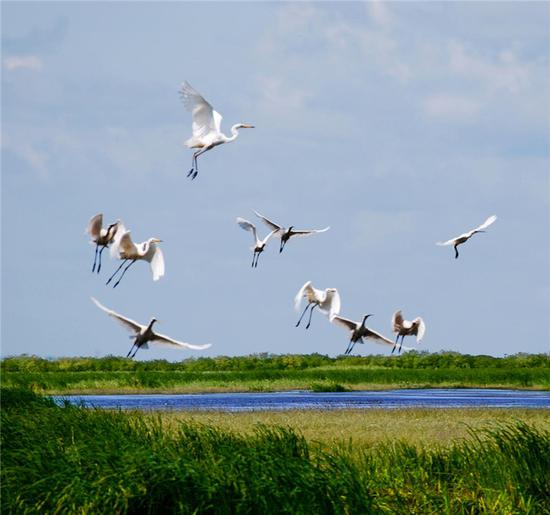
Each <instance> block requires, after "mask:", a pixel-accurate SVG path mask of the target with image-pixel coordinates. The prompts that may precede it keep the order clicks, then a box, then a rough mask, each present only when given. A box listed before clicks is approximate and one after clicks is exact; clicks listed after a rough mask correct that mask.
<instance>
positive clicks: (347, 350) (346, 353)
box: [344, 340, 353, 356]
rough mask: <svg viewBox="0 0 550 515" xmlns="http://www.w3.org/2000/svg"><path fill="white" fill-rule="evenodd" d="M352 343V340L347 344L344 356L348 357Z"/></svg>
mask: <svg viewBox="0 0 550 515" xmlns="http://www.w3.org/2000/svg"><path fill="white" fill-rule="evenodd" d="M352 343H353V340H350V341H349V342H348V347H347V349H346V352H344V356H347V355H348V353H349V350H350V349H351V344H352Z"/></svg>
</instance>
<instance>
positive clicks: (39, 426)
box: [1, 389, 550, 514]
mask: <svg viewBox="0 0 550 515" xmlns="http://www.w3.org/2000/svg"><path fill="white" fill-rule="evenodd" d="M2 402H3V409H2V413H1V417H2V441H1V443H2V462H3V463H2V470H1V475H2V478H1V479H2V482H1V488H2V511H3V512H5V513H26V512H33V513H250V514H252V513H297V514H300V513H303V514H305V513H307V514H312V513H338V514H340V513H342V514H344V513H361V514H363V513H366V514H369V513H449V514H450V513H533V514H541V513H548V511H549V510H550V491H549V485H550V433H549V432H548V431H547V430H544V429H541V428H536V427H534V426H532V425H529V424H526V423H524V422H517V423H513V424H505V425H497V426H493V427H491V428H486V429H484V430H476V431H474V432H472V434H471V435H470V437H469V438H467V439H465V440H463V441H458V442H456V443H453V444H452V445H450V446H447V447H442V446H438V445H434V446H430V447H423V446H417V445H412V444H410V443H407V442H405V441H400V440H388V441H386V442H384V443H380V444H377V445H371V446H368V447H361V448H357V447H355V446H354V445H353V444H352V443H347V444H346V443H342V444H339V445H336V444H335V445H333V446H331V447H328V448H326V447H323V446H320V445H317V444H315V443H314V442H312V441H308V440H307V439H306V438H304V437H303V436H302V435H301V434H300V433H299V432H298V431H296V430H295V429H293V428H291V427H288V426H268V425H258V426H256V428H255V429H254V430H253V431H252V432H251V433H250V434H240V433H238V432H234V431H230V430H227V429H223V428H220V427H216V426H213V425H205V424H201V423H198V422H196V421H184V422H180V423H179V424H177V426H172V427H170V428H168V427H166V424H165V423H164V422H163V420H162V418H160V417H152V416H150V415H149V416H144V415H142V414H137V413H132V414H127V413H121V412H106V411H101V410H87V409H84V408H79V407H74V406H70V405H65V406H62V407H58V406H53V405H52V404H51V403H50V402H49V401H47V400H46V401H44V400H41V399H40V398H39V397H37V396H34V397H33V396H29V395H28V394H26V393H25V394H21V393H20V392H19V393H18V392H17V391H14V390H11V389H10V390H4V391H3V392H2Z"/></svg>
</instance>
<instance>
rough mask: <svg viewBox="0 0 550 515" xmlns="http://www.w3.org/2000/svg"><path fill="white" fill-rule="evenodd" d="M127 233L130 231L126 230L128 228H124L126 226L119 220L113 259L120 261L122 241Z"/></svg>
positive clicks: (114, 239)
mask: <svg viewBox="0 0 550 515" xmlns="http://www.w3.org/2000/svg"><path fill="white" fill-rule="evenodd" d="M126 232H129V231H128V230H127V229H126V227H124V224H123V223H122V222H121V221H120V220H119V222H118V225H117V228H116V232H115V236H114V238H113V243H112V245H111V257H112V258H116V259H118V258H119V257H120V256H119V252H120V249H119V246H120V240H121V238H122V236H124V234H125V233H126Z"/></svg>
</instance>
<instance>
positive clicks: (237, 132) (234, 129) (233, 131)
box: [225, 123, 240, 143]
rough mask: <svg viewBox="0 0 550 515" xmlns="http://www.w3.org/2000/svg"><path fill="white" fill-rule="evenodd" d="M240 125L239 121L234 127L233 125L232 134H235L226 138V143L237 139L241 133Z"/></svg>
mask: <svg viewBox="0 0 550 515" xmlns="http://www.w3.org/2000/svg"><path fill="white" fill-rule="evenodd" d="M239 127H240V125H239V124H238V123H236V124H235V125H233V127H231V134H233V136H231V137H230V138H226V140H225V142H226V143H230V142H232V141H235V140H236V139H237V136H238V135H239Z"/></svg>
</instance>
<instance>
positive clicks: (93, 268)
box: [92, 243, 99, 273]
mask: <svg viewBox="0 0 550 515" xmlns="http://www.w3.org/2000/svg"><path fill="white" fill-rule="evenodd" d="M98 247H99V245H98V244H97V243H96V246H95V254H94V266H92V273H94V272H95V263H96V261H97V249H98Z"/></svg>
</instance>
